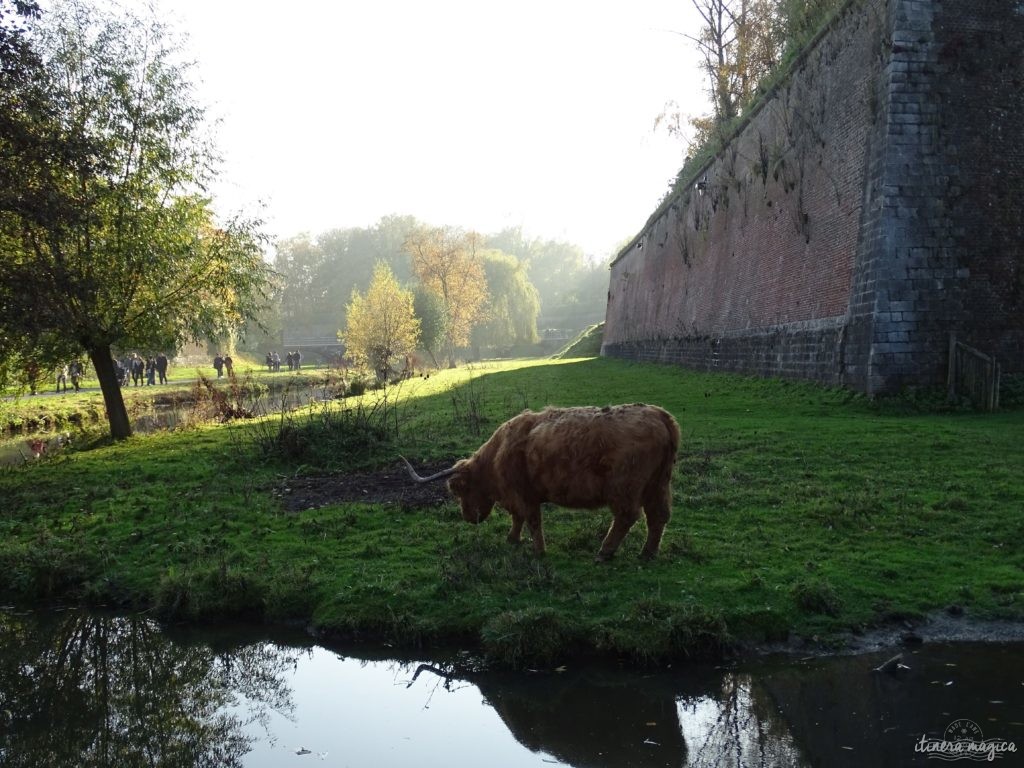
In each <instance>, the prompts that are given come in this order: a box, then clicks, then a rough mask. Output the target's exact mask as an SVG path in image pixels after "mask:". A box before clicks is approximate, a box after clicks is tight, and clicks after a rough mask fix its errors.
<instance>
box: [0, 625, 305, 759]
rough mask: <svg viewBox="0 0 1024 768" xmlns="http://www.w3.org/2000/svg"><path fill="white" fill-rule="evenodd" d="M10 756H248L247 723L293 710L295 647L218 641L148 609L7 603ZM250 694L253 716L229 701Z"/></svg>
mask: <svg viewBox="0 0 1024 768" xmlns="http://www.w3.org/2000/svg"><path fill="white" fill-rule="evenodd" d="M0 648H2V649H3V652H2V653H0V765H4V766H10V767H11V768H21V767H22V766H26V767H27V766H33V767H34V766H48V767H49V766H86V767H89V766H97V767H102V768H107V766H156V765H159V766H168V767H171V766H211V768H212V767H213V766H218V767H224V766H227V767H229V768H230V767H232V766H242V765H244V762H243V760H242V758H243V756H244V755H246V754H247V753H248V752H249V751H250V749H251V746H252V743H253V737H252V736H251V735H250V734H249V733H248V732H247V730H246V728H247V726H248V725H249V724H251V723H252V722H258V721H260V720H261V719H264V720H265V719H266V716H267V713H268V711H277V712H289V711H290V710H291V701H290V698H289V696H290V690H289V688H288V685H287V681H286V673H287V672H289V671H290V670H292V669H294V664H295V659H296V654H295V652H294V651H293V650H290V649H287V648H281V647H278V646H274V645H269V644H265V643H257V644H252V645H246V646H240V647H236V648H233V649H232V650H231V651H230V652H217V651H215V650H214V649H213V648H211V647H210V646H208V645H195V644H181V643H176V642H172V641H171V640H169V639H168V638H167V636H166V635H165V634H164V633H163V632H161V631H160V628H159V627H158V625H157V624H156V623H155V622H153V621H150V620H147V619H145V618H139V617H120V618H115V617H109V616H99V615H89V614H81V613H77V612H76V613H65V614H62V615H60V616H57V617H50V618H48V620H45V621H38V620H37V619H36V617H33V616H18V615H14V614H10V613H7V614H5V613H0ZM239 696H244V697H245V698H246V700H247V701H248V702H250V703H251V704H252V706H251V707H250V708H249V712H248V714H247V716H246V717H244V718H243V717H240V716H239V715H238V714H235V713H232V712H229V710H228V709H227V707H228V706H229V705H230V704H232V703H233V702H234V701H236V700H237V698H238V697H239Z"/></svg>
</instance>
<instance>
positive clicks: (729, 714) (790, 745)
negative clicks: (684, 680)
mask: <svg viewBox="0 0 1024 768" xmlns="http://www.w3.org/2000/svg"><path fill="white" fill-rule="evenodd" d="M678 706H679V720H680V723H681V724H682V730H683V733H684V736H685V738H686V741H687V743H688V744H689V746H690V762H689V763H688V765H689V766H692V767H693V768H705V766H707V767H708V768H711V767H712V766H714V768H740V767H741V766H743V767H744V768H747V767H748V766H749V767H750V768H782V767H783V766H802V765H806V760H805V759H804V758H803V756H802V754H801V751H800V749H799V748H798V747H797V745H796V743H795V742H794V740H793V737H792V735H791V734H790V732H789V727H788V724H787V723H786V721H785V720H784V719H783V718H782V717H780V716H779V713H778V711H777V710H776V709H775V707H774V704H773V701H772V699H771V697H770V696H769V695H768V694H767V693H766V692H765V691H764V690H763V689H762V688H761V686H760V685H758V684H757V683H756V682H755V681H754V678H753V677H751V676H750V675H746V674H735V673H724V674H723V675H722V677H721V680H720V684H719V686H718V689H717V690H716V691H709V693H708V694H707V695H704V696H699V697H682V698H680V700H679V704H678Z"/></svg>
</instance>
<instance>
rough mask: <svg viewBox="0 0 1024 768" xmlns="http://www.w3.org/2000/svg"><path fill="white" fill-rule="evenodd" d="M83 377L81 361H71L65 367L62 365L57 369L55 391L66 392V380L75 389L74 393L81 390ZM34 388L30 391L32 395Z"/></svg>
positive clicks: (83, 367)
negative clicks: (69, 381)
mask: <svg viewBox="0 0 1024 768" xmlns="http://www.w3.org/2000/svg"><path fill="white" fill-rule="evenodd" d="M84 375H85V366H84V365H83V364H82V361H81V360H72V361H71V362H70V363H68V364H66V365H62V366H60V367H59V368H58V369H57V391H58V392H60V391H62V390H61V388H62V387H63V391H64V392H67V391H68V379H70V380H71V386H72V387H74V388H75V392H77V391H78V390H80V389H81V388H82V376H84ZM35 393H36V392H35V388H34V387H33V389H32V394H33V395H34V394H35Z"/></svg>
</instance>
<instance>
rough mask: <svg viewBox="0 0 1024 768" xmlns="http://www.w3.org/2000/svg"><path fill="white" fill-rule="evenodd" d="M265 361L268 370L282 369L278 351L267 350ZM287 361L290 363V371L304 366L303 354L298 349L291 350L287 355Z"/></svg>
mask: <svg viewBox="0 0 1024 768" xmlns="http://www.w3.org/2000/svg"><path fill="white" fill-rule="evenodd" d="M265 362H266V364H267V370H268V371H271V372H273V371H280V370H281V356H280V355H279V354H277V352H267V356H266V358H265ZM285 362H286V363H287V364H288V370H289V371H297V370H299V369H300V368H301V367H302V354H301V353H300V352H299V350H297V349H296V350H295V351H294V352H289V353H288V354H287V355H285Z"/></svg>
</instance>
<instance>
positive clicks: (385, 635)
mask: <svg viewBox="0 0 1024 768" xmlns="http://www.w3.org/2000/svg"><path fill="white" fill-rule="evenodd" d="M381 397H382V393H380V392H375V393H370V394H368V395H367V396H366V397H365V398H363V401H362V405H363V408H364V411H363V412H362V413H363V415H364V417H365V419H366V421H367V423H368V422H369V421H370V420H373V419H376V420H377V421H375V422H374V423H373V425H371V426H374V429H375V430H376V431H373V430H371V432H372V434H373V436H374V437H373V439H372V441H370V442H368V443H367V444H366V449H365V450H363V451H351V450H348V448H351V441H349V442H347V443H346V442H345V439H347V438H344V436H341V437H339V436H338V435H336V434H332V433H331V432H330V430H328V431H325V430H324V423H325V422H324V412H323V411H322V407H321V410H315V409H314V410H313V411H309V412H306V413H308V415H309V419H308V423H307V420H306V418H305V417H303V416H299V415H296V416H293V417H271V418H270V419H268V420H265V421H263V422H245V423H235V424H229V425H221V426H207V427H201V428H195V429H191V430H186V431H178V432H172V433H162V434H156V435H150V436H141V437H136V438H132V439H131V440H129V441H126V442H124V443H121V444H117V445H109V446H105V447H99V448H95V449H93V450H89V451H84V452H78V453H72V454H68V455H65V456H62V457H59V458H55V459H51V460H48V461H44V462H40V463H37V464H33V465H29V466H25V467H21V468H17V469H6V470H2V471H0V500H2V501H0V510H2V511H0V598H2V599H5V600H15V601H20V602H27V601H39V600H54V599H61V600H68V599H75V600H79V599H81V600H86V601H91V602H95V603H105V604H111V603H113V604H118V605H126V606H133V607H147V608H153V609H154V610H155V611H156V612H157V613H158V615H162V616H165V617H168V618H176V619H187V620H217V619H219V618H223V617H226V616H246V617H251V618H258V619H263V620H268V621H293V620H294V621H303V622H309V623H311V624H312V625H314V626H315V627H317V628H319V629H321V630H323V631H326V632H333V633H337V634H340V635H344V636H348V637H353V638H372V639H375V640H379V639H385V640H388V641H391V642H397V643H403V644H410V645H411V644H417V643H423V642H427V641H432V640H438V639H442V638H448V639H450V638H460V639H464V640H465V639H468V640H470V641H472V642H479V643H480V644H481V645H482V647H483V648H485V649H486V650H487V651H489V652H490V653H491V654H492V655H494V656H495V657H497V658H501V659H503V660H505V661H506V662H508V663H519V664H525V663H535V662H540V663H547V662H553V661H554V660H556V659H558V658H564V657H565V656H566V655H567V654H570V653H578V652H600V653H609V654H616V655H622V656H626V657H628V658H631V659H635V660H638V661H649V660H654V659H664V658H675V657H685V656H694V655H701V656H703V655H716V654H718V653H720V652H721V651H722V650H723V649H724V648H726V647H729V646H734V645H740V646H742V645H744V644H746V643H758V642H763V641H769V640H780V639H783V638H785V637H787V636H792V635H794V634H796V635H801V636H808V637H811V636H817V637H819V638H821V639H827V638H829V637H832V636H834V635H835V633H838V632H841V631H843V630H848V629H858V628H864V627H869V626H872V625H876V624H880V623H885V622H889V621H892V620H895V619H902V618H907V617H921V616H924V615H926V614H927V613H929V612H932V611H936V610H941V609H944V608H946V607H947V606H950V605H958V606H961V607H962V608H964V609H965V610H966V612H967V613H968V615H970V616H975V617H983V618H1005V619H1017V620H1019V619H1024V550H1022V549H1021V547H1020V542H1021V541H1022V540H1024V476H1022V473H1021V468H1022V467H1024V441H1021V440H1020V435H1021V434H1022V427H1024V412H1021V411H1010V412H1003V413H997V414H975V413H948V414H935V413H932V414H928V413H924V414H914V413H911V414H906V413H898V412H894V409H883V410H880V409H879V408H877V407H875V406H873V405H872V404H870V403H868V402H867V401H866V400H865V399H863V398H861V397H860V396H857V395H855V394H852V393H849V392H846V391H841V390H830V389H823V388H820V387H817V386H814V385H811V384H806V383H794V382H786V381H774V380H760V379H750V378H743V377H737V376H731V375H710V374H697V373H691V372H686V371H683V370H680V369H677V368H672V367H660V366H647V365H636V364H629V363H624V362H621V361H614V360H605V359H587V360H561V361H529V362H524V361H515V362H510V363H500V364H498V363H495V364H488V365H486V366H476V367H472V368H466V369H459V370H455V371H446V372H443V373H439V374H435V375H433V376H431V377H430V379H427V380H423V379H415V380H412V381H410V382H407V383H405V384H403V385H402V386H401V387H399V388H397V389H391V390H388V392H387V397H388V401H387V403H386V404H385V405H383V406H381V405H380V398H381ZM635 401H645V402H650V403H656V404H658V405H661V406H663V407H665V408H667V409H668V410H670V411H671V412H672V413H673V414H675V416H676V417H677V418H678V419H679V422H680V426H681V429H682V433H683V442H682V446H681V452H680V456H679V461H678V464H677V469H676V474H675V478H674V487H673V499H674V516H673V519H672V522H671V523H670V525H669V529H668V532H667V534H666V538H665V542H664V545H663V549H662V553H661V555H660V556H659V558H658V559H657V560H655V561H654V562H652V563H643V562H641V561H640V559H639V557H638V555H639V552H640V548H641V546H642V544H643V539H644V532H643V523H642V522H641V523H638V525H637V528H636V529H635V530H634V531H633V532H632V533H631V534H630V535H629V536H628V537H627V538H626V541H625V542H624V544H623V546H622V549H621V550H620V553H619V554H618V556H617V557H616V558H615V560H613V561H612V562H611V563H610V564H607V565H595V564H594V563H593V562H592V560H593V555H594V554H595V553H596V551H597V548H598V545H599V542H600V538H601V536H602V534H603V532H604V530H605V529H606V528H607V526H608V524H609V522H610V513H608V512H607V511H601V512H587V511H572V510H565V509H560V508H548V509H546V511H545V529H546V538H547V544H548V554H547V556H546V557H544V558H541V559H538V558H536V557H534V556H533V555H532V554H531V552H530V549H529V547H528V546H524V547H522V548H512V547H510V546H509V545H507V544H506V543H505V541H504V537H505V534H506V532H507V528H508V522H507V520H508V519H507V516H505V515H502V514H496V515H493V516H492V517H491V518H490V519H489V520H488V521H487V522H486V523H484V524H482V525H480V526H470V525H467V524H465V523H463V522H462V521H461V519H460V517H459V513H458V510H457V507H456V506H455V505H454V504H453V503H448V504H446V505H444V506H441V507H438V508H434V509H404V508H401V507H400V506H396V505H373V504H339V505H335V506H329V507H324V508H321V509H315V510H314V509H310V510H306V511H302V512H297V513H290V512H286V511H283V509H282V508H281V506H280V503H279V501H278V497H277V496H275V495H273V494H272V493H271V490H272V489H273V488H279V487H281V486H284V487H286V486H287V483H288V479H289V478H290V477H292V476H293V475H295V474H301V473H315V472H318V471H325V470H326V469H330V470H344V469H346V468H354V467H363V468H365V467H374V466H384V465H389V464H391V463H393V462H394V461H395V460H396V457H397V455H398V454H399V453H403V454H404V455H407V456H409V457H411V458H415V459H418V460H425V459H430V458H450V457H455V456H462V455H466V454H468V453H469V452H471V451H472V450H473V449H475V448H476V447H477V446H478V445H479V444H480V443H481V442H482V441H483V440H484V439H486V437H487V436H488V435H489V434H490V433H491V431H492V430H493V429H494V428H495V427H496V426H497V425H498V424H500V423H501V422H502V421H503V420H504V419H506V418H508V417H509V416H511V415H513V414H515V413H518V412H519V411H521V410H522V409H523V408H525V407H532V408H539V407H542V406H544V405H546V404H554V405H574V404H598V405H600V404H606V403H616V402H635ZM346 402H347V404H348V406H349V407H350V408H351V407H352V405H353V401H352V400H349V401H346ZM375 404H376V410H372V409H374V406H375ZM332 407H333V408H336V407H340V406H332ZM371 412H372V414H373V415H372V416H369V415H367V414H370V413H371ZM332 413H333V414H334V416H332V417H331V418H334V419H335V421H333V422H331V423H332V424H334V425H335V426H334V427H333V430H334V432H339V431H343V430H344V429H348V428H349V427H346V426H345V424H346V423H347V424H348V425H349V426H351V425H352V424H355V425H356V426H359V424H361V423H362V422H360V421H359V419H358V418H354V419H350V420H349V421H348V422H344V421H343V420H341V419H340V418H338V416H337V412H336V411H332ZM349 413H350V414H351V413H354V412H353V411H351V410H350V411H349ZM281 425H285V426H287V427H288V428H289V429H292V430H297V431H299V433H300V434H310V435H313V434H315V435H317V438H316V440H315V441H313V444H315V445H316V446H317V447H318V450H308V451H306V452H304V453H302V454H301V455H300V456H294V457H292V458H288V457H289V455H290V454H289V453H288V452H287V451H286V450H281V447H282V445H283V443H282V442H281V441H277V440H276V438H275V435H276V432H275V430H276V429H277V428H278V427H279V426H281ZM317 430H319V431H317ZM382 436H383V437H382ZM343 438H344V439H343ZM335 439H338V440H340V442H339V443H338V445H342V446H347V447H348V448H346V450H344V451H343V450H341V449H338V450H337V451H336V450H335V449H334V448H333V447H332V446H333V445H334V443H333V442H332V441H333V440H335Z"/></svg>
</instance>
